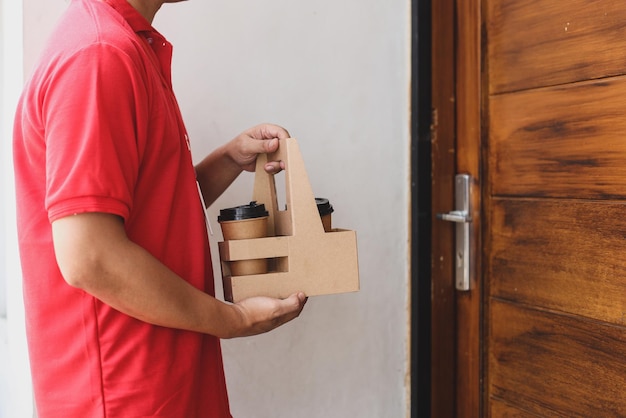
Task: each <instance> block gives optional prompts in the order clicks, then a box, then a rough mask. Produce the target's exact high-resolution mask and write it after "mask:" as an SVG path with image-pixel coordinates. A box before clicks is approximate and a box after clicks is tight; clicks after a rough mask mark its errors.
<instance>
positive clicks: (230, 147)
mask: <svg viewBox="0 0 626 418" xmlns="http://www.w3.org/2000/svg"><path fill="white" fill-rule="evenodd" d="M285 138H289V132H287V130H286V129H284V128H282V127H280V126H277V125H270V124H264V125H258V126H255V127H254V128H250V129H248V130H246V131H244V132H242V133H241V134H239V135H237V137H235V138H234V139H233V140H232V141H230V142H229V143H228V144H227V155H228V156H229V157H230V158H231V159H232V160H233V161H234V162H235V163H236V164H237V165H238V166H239V167H241V168H242V169H243V170H245V171H254V170H255V168H256V157H257V155H258V154H267V153H272V152H274V151H276V150H277V149H278V140H279V139H285ZM284 168H285V164H284V163H283V162H282V161H271V162H268V163H267V164H266V165H265V170H266V171H267V172H268V173H277V172H279V171H280V170H282V169H284Z"/></svg>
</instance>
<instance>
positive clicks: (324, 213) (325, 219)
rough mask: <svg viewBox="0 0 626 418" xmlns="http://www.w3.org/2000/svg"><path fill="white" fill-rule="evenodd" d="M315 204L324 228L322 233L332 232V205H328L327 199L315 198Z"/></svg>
mask: <svg viewBox="0 0 626 418" xmlns="http://www.w3.org/2000/svg"><path fill="white" fill-rule="evenodd" d="M315 203H316V204H317V211H318V212H319V213H320V218H322V225H323V226H324V232H330V231H332V229H333V228H332V215H331V214H332V213H333V212H334V211H335V209H333V205H331V204H330V202H329V201H328V199H326V198H323V197H316V198H315Z"/></svg>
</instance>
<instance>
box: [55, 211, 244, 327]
mask: <svg viewBox="0 0 626 418" xmlns="http://www.w3.org/2000/svg"><path fill="white" fill-rule="evenodd" d="M53 231H54V240H55V250H56V253H57V260H58V263H59V267H60V268H61V272H62V273H63V276H64V277H65V279H66V281H67V282H68V283H69V284H70V285H72V286H75V287H78V288H80V289H82V290H84V291H86V292H87V293H89V294H91V295H93V296H94V297H96V298H98V299H100V300H102V301H103V302H104V303H106V304H108V305H110V306H112V307H113V308H115V309H117V310H119V311H121V312H123V313H125V314H127V315H130V316H132V317H135V318H137V319H140V320H143V321H145V322H148V323H151V324H155V325H161V326H165V327H171V328H179V329H186V330H191V331H197V332H202V333H207V334H212V335H215V336H217V337H220V338H230V337H233V336H236V335H239V334H242V333H244V331H243V330H242V328H243V327H244V326H245V325H244V324H243V318H242V316H241V313H240V312H239V311H238V309H236V308H235V307H233V306H232V305H228V304H226V303H223V302H221V301H219V300H217V299H215V298H214V297H212V296H210V295H208V294H206V293H204V292H202V291H200V290H198V289H196V288H195V287H193V286H191V285H190V284H189V283H187V282H186V281H185V280H183V279H182V278H180V277H178V276H177V275H176V274H174V273H173V272H172V271H171V270H169V269H168V268H167V267H166V266H165V265H163V264H162V263H161V262H159V261H158V260H157V259H155V258H154V257H153V256H152V255H151V254H150V253H148V252H147V251H146V250H144V249H143V248H141V247H140V246H138V245H136V244H135V243H133V242H132V241H130V240H128V238H127V237H126V235H125V231H124V227H123V224H122V221H121V220H120V219H119V218H116V217H115V216H113V215H106V214H83V215H77V216H71V217H68V218H63V219H60V220H58V221H55V222H54V224H53Z"/></svg>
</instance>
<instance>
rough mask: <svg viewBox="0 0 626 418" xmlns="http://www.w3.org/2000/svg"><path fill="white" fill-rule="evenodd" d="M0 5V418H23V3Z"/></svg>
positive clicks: (27, 391)
mask: <svg viewBox="0 0 626 418" xmlns="http://www.w3.org/2000/svg"><path fill="white" fill-rule="evenodd" d="M0 5H1V7H0V10H1V13H0V17H1V18H0V20H1V21H2V24H1V28H0V29H1V31H0V44H1V45H2V47H1V48H0V53H1V55H0V56H1V59H0V63H1V66H2V70H1V71H0V73H1V77H0V84H1V86H2V87H1V88H0V93H1V96H0V101H1V103H2V106H1V109H0V135H1V136H0V137H1V138H2V141H1V142H0V171H1V172H2V174H1V177H0V179H1V180H0V199H2V205H1V206H2V210H1V211H0V231H1V234H0V253H2V257H1V258H0V259H1V260H2V263H1V264H0V287H3V288H4V289H5V292H4V294H3V295H0V296H1V297H4V302H5V304H4V308H5V313H6V318H7V321H6V322H5V321H4V320H3V319H0V418H13V417H20V418H21V417H30V416H32V414H33V404H32V390H31V384H30V368H29V365H28V355H27V348H26V335H25V330H24V306H23V303H22V293H21V281H20V275H21V272H20V267H19V260H18V253H17V232H16V227H15V197H14V196H15V193H14V187H13V168H12V167H13V165H12V153H11V131H12V129H11V128H12V123H13V113H14V109H15V104H16V103H17V99H18V96H19V93H20V90H21V84H22V80H23V74H22V69H23V65H22V57H23V55H22V52H23V44H22V27H23V26H22V0H0ZM9 378H10V381H9Z"/></svg>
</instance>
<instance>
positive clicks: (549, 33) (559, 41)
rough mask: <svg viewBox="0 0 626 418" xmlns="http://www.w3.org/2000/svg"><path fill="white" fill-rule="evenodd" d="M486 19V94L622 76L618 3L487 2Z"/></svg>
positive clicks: (623, 34)
mask: <svg viewBox="0 0 626 418" xmlns="http://www.w3.org/2000/svg"><path fill="white" fill-rule="evenodd" d="M486 19H487V24H486V29H487V39H488V41H489V43H488V60H489V69H490V83H489V91H490V93H500V92H504V91H514V90H523V89H529V88H534V87H540V86H548V85H556V84H565V83H570V82H574V81H580V80H589V79H596V78H602V77H607V76H612V75H620V74H624V70H625V63H626V25H624V22H625V21H626V8H624V6H623V2H621V1H614V0H594V1H590V0H569V1H567V2H564V1H558V0H544V1H540V2H538V1H536V0H490V1H488V2H487V15H486Z"/></svg>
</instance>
